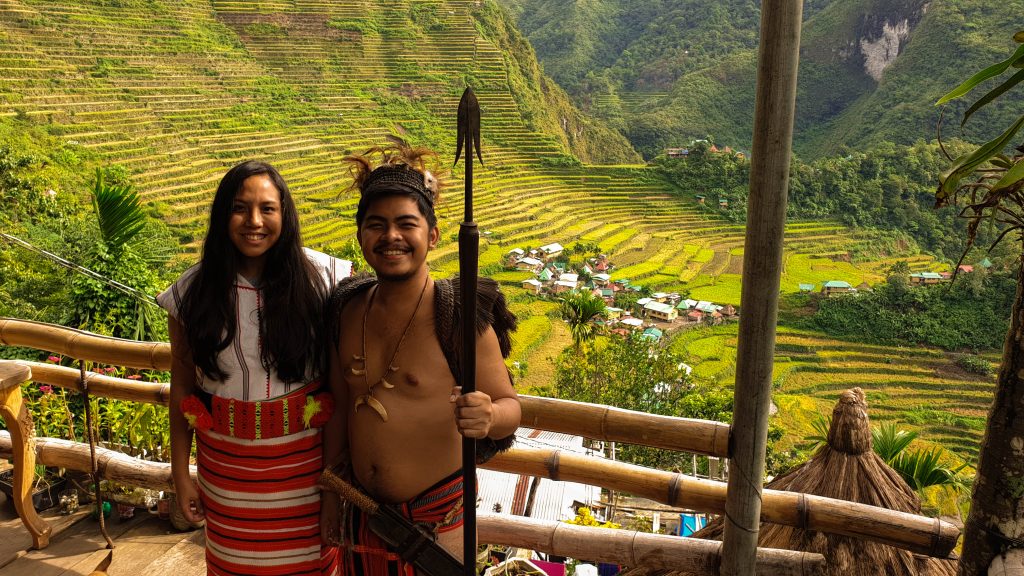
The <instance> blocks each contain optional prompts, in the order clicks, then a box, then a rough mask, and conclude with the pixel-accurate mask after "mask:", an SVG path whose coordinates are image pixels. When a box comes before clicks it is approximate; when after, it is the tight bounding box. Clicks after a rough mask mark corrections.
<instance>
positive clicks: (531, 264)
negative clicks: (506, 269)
mask: <svg viewBox="0 0 1024 576" xmlns="http://www.w3.org/2000/svg"><path fill="white" fill-rule="evenodd" d="M543 265H544V263H543V262H541V261H540V260H537V259H536V258H530V257H529V256H526V257H524V258H520V259H519V260H516V270H526V271H529V272H536V271H537V270H540V267H541V266H543Z"/></svg>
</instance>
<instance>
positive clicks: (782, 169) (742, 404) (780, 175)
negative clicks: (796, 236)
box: [722, 0, 803, 576]
mask: <svg viewBox="0 0 1024 576" xmlns="http://www.w3.org/2000/svg"><path fill="white" fill-rule="evenodd" d="M802 8H803V6H802V2H801V0H765V1H764V2H763V3H762V4H761V45H760V51H759V55H758V66H757V96H756V100H755V108H754V140H753V149H752V152H751V160H750V195H749V199H748V201H747V234H746V244H745V248H744V254H743V286H742V292H741V295H742V303H743V310H742V314H741V315H740V327H739V341H738V345H737V353H736V386H735V388H734V394H735V400H734V403H733V422H734V424H733V428H732V438H731V440H730V447H731V453H732V458H731V460H730V461H729V488H728V496H727V497H726V504H725V514H726V518H725V534H724V537H723V545H722V574H724V575H726V576H740V575H743V576H746V575H752V574H754V560H755V554H756V547H757V536H758V528H759V523H760V517H761V488H762V486H761V484H762V482H763V480H764V458H765V446H766V443H767V435H768V411H769V408H770V407H771V384H772V363H773V355H774V353H775V323H776V321H777V319H778V311H779V307H778V300H779V278H780V276H781V272H782V239H783V233H784V231H785V225H786V194H787V187H788V185H789V161H790V146H791V144H792V141H793V111H794V109H795V107H796V75H797V64H798V62H799V59H800V19H801V12H802Z"/></svg>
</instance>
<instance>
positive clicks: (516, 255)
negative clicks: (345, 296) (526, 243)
mask: <svg viewBox="0 0 1024 576" xmlns="http://www.w3.org/2000/svg"><path fill="white" fill-rule="evenodd" d="M505 256H506V257H508V258H509V259H510V260H512V261H516V260H519V259H520V258H522V257H523V256H526V250H523V249H522V248H513V249H511V250H509V251H508V254H506V255H505Z"/></svg>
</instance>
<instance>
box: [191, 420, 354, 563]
mask: <svg viewBox="0 0 1024 576" xmlns="http://www.w3.org/2000/svg"><path fill="white" fill-rule="evenodd" d="M196 438H197V450H196V452H197V464H198V472H199V488H200V492H201V497H202V502H203V507H204V508H205V509H206V567H207V574H212V575H243V574H244V575H246V576H298V575H316V576H324V575H333V574H335V573H336V572H337V568H338V563H337V560H338V556H337V548H327V547H322V546H321V543H320V524H319V522H320V489H319V487H318V486H317V480H318V478H319V476H320V471H321V470H322V462H323V456H322V447H321V439H322V433H321V430H320V429H317V428H313V429H309V430H303V431H301V432H298V433H296V434H289V435H287V436H281V437H278V438H269V439H266V438H264V439H259V440H256V439H241V438H235V437H232V436H228V435H224V434H219V433H217V432H213V431H211V430H197V431H196Z"/></svg>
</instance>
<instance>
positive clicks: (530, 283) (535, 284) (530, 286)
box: [523, 278, 543, 294]
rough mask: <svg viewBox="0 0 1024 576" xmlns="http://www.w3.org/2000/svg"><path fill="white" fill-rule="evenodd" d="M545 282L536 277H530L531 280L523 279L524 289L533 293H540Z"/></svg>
mask: <svg viewBox="0 0 1024 576" xmlns="http://www.w3.org/2000/svg"><path fill="white" fill-rule="evenodd" d="M541 286H543V284H541V283H540V281H539V280H537V279H536V278H530V279H529V280H523V290H526V291H527V292H531V293H533V294H540V288H541Z"/></svg>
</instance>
